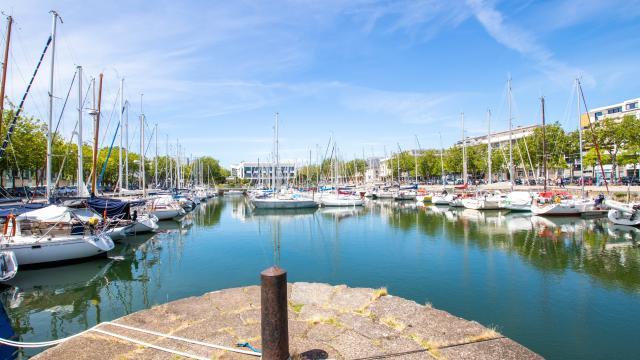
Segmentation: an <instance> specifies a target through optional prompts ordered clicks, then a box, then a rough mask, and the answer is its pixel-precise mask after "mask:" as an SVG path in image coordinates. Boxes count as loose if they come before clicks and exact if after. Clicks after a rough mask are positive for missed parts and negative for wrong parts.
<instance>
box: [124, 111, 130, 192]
mask: <svg viewBox="0 0 640 360" xmlns="http://www.w3.org/2000/svg"><path fill="white" fill-rule="evenodd" d="M124 111H125V114H124V115H125V117H124V132H125V135H124V142H125V144H124V145H125V146H126V149H125V152H124V188H125V189H129V103H128V102H126V103H125V104H124Z"/></svg>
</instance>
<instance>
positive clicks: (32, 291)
mask: <svg viewBox="0 0 640 360" xmlns="http://www.w3.org/2000/svg"><path fill="white" fill-rule="evenodd" d="M638 239H640V231H639V230H638V229H635V228H628V227H617V226H613V225H612V224H610V223H608V222H607V219H595V220H584V219H581V218H579V217H575V218H542V217H535V216H531V215H528V214H516V213H506V212H500V211H486V212H480V211H473V210H464V209H460V210H452V209H448V208H446V207H444V208H443V207H424V208H422V207H416V206H415V204H413V203H411V202H409V203H397V202H392V201H386V202H385V201H370V202H368V203H367V204H366V206H365V207H361V208H322V209H312V210H305V211H290V210H289V211H287V210H284V211H252V210H251V208H250V207H249V205H248V203H247V202H246V200H245V199H244V198H243V197H241V196H235V197H227V198H221V199H213V200H210V201H208V202H207V203H203V204H201V205H200V206H199V208H198V209H196V210H195V211H194V212H193V213H190V214H188V215H187V216H186V217H185V218H184V219H183V220H182V221H181V222H175V221H168V222H166V221H165V222H161V223H160V230H159V232H158V233H157V234H155V235H153V236H151V235H147V236H137V237H132V238H129V239H127V240H126V241H125V242H124V243H122V244H119V245H118V246H117V247H116V249H114V251H112V252H111V253H110V254H109V258H108V259H99V260H93V261H89V262H84V263H80V264H74V265H65V266H59V267H54V268H45V269H35V270H20V271H19V272H18V275H17V276H16V278H15V279H13V280H12V281H11V282H10V284H11V285H10V286H4V287H3V288H2V289H0V297H1V298H2V302H3V304H4V306H5V308H6V310H7V313H8V315H9V318H10V319H11V321H12V325H13V327H14V330H15V332H16V333H17V334H19V335H20V339H21V340H22V341H43V340H51V339H56V338H61V337H65V336H68V335H71V334H75V333H77V332H79V331H82V330H84V329H87V328H89V327H91V326H93V325H95V324H96V323H99V322H101V321H108V320H112V319H116V318H118V317H121V316H124V315H127V314H130V313H132V312H135V311H138V310H141V309H145V308H149V307H152V306H154V305H157V304H162V303H165V302H168V301H172V300H177V299H181V298H184V297H188V296H195V295H201V294H203V293H205V292H209V291H214V290H219V289H224V288H230V287H240V286H246V285H251V284H258V282H259V273H260V271H261V270H263V269H264V268H266V267H268V266H270V265H272V264H273V263H276V264H280V266H282V267H283V268H285V269H287V270H288V272H289V281H309V282H325V283H330V284H347V285H349V286H352V287H370V288H378V287H387V288H388V290H389V292H390V293H391V294H394V295H398V296H401V297H405V298H408V299H411V300H414V301H416V302H418V303H421V304H426V303H430V304H432V305H433V306H434V307H436V308H439V309H443V310H446V311H448V312H451V313H452V314H454V315H457V316H460V317H463V318H465V319H468V320H475V321H478V322H480V323H481V324H483V325H485V326H493V327H495V328H496V329H497V330H498V331H499V332H501V333H503V334H504V335H505V336H507V337H509V338H512V339H514V340H515V341H517V342H519V343H521V344H523V345H524V346H526V347H528V348H530V349H531V350H533V351H535V352H537V353H539V354H540V355H542V356H544V357H546V358H548V359H613V358H619V359H631V358H638V349H637V346H636V342H635V341H636V337H637V335H638V334H640V311H638V309H639V308H640V248H639V247H638V246H637V242H636V241H637V240H638ZM35 353H36V352H35V351H32V350H29V351H27V352H25V353H24V355H33V354H35Z"/></svg>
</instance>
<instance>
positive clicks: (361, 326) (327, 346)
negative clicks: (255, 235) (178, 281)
mask: <svg viewBox="0 0 640 360" xmlns="http://www.w3.org/2000/svg"><path fill="white" fill-rule="evenodd" d="M288 290H289V291H288V303H289V309H288V311H289V338H290V340H289V342H290V352H291V357H292V359H325V358H330V359H496V360H497V359H501V360H506V359H518V360H526V359H541V357H540V356H539V355H537V354H536V353H534V352H532V351H530V350H529V349H527V348H525V347H523V346H522V345H520V344H518V343H516V342H514V341H513V340H510V339H508V338H506V337H504V336H503V335H501V334H500V333H499V332H497V331H496V330H494V329H489V328H486V327H484V326H482V325H480V324H478V323H477V322H474V321H468V320H464V319H461V318H459V317H456V316H453V315H451V314H449V313H447V312H445V311H442V310H437V309H434V308H432V307H431V306H429V305H421V304H417V303H415V302H413V301H409V300H406V299H403V298H399V297H395V296H391V295H388V294H387V292H386V290H385V289H378V290H374V289H366V288H349V287H347V286H344V285H339V286H331V285H327V284H319V283H293V284H289V285H288ZM114 322H116V323H121V324H126V325H129V326H133V327H137V328H143V329H146V330H153V331H156V332H161V333H163V334H170V335H174V336H180V337H185V338H189V339H193V340H198V341H203V342H207V343H212V344H217V345H223V346H228V347H236V345H237V344H238V343H245V342H248V343H250V344H251V345H252V346H254V347H256V348H259V347H260V340H261V339H260V287H258V286H248V287H243V288H234V289H226V290H221V291H215V292H211V293H207V294H204V295H202V296H199V297H191V298H186V299H182V300H177V301H173V302H170V303H167V304H163V305H159V306H155V307H153V308H151V309H148V310H142V311H138V312H136V313H133V314H130V315H127V316H124V317H122V318H120V319H117V320H115V321H114ZM523 326H526V324H523ZM99 328H100V329H103V330H106V331H109V332H112V333H116V334H119V335H124V336H127V337H131V338H134V339H137V340H141V341H144V342H147V343H151V344H154V345H159V346H162V347H165V348H171V349H174V350H179V351H182V352H185V353H188V354H192V355H195V356H199V357H203V358H208V359H252V358H254V359H257V358H258V357H254V356H251V355H244V354H238V353H233V352H230V351H224V350H219V349H212V348H209V347H205V346H201V345H194V344H189V343H184V342H181V341H177V340H174V339H168V338H163V337H159V336H155V335H149V334H144V333H140V332H137V331H132V330H128V329H124V328H120V327H116V326H113V325H108V324H105V325H101V326H100V327H99ZM243 349H245V350H246V348H243ZM180 358H183V357H181V356H178V355H175V354H171V353H168V352H164V351H161V350H156V349H152V348H148V347H144V346H141V345H137V344H134V343H131V342H129V341H126V340H123V339H119V338H116V337H113V336H109V335H105V334H101V333H98V332H88V333H85V334H83V335H81V336H79V337H76V338H73V339H71V340H69V341H67V342H65V343H63V344H61V345H58V346H56V347H53V348H50V349H48V350H47V351H44V352H43V353H40V354H39V355H37V356H36V357H35V359H40V360H43V359H118V360H123V359H180Z"/></svg>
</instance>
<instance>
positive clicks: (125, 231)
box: [105, 215, 158, 240]
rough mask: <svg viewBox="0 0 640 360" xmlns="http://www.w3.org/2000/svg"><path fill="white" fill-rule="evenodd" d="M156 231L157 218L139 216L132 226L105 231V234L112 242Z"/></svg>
mask: <svg viewBox="0 0 640 360" xmlns="http://www.w3.org/2000/svg"><path fill="white" fill-rule="evenodd" d="M156 230H158V218H156V217H155V216H153V215H151V216H141V217H139V218H138V220H137V221H136V222H134V223H132V224H129V225H126V226H118V227H115V228H113V229H110V230H107V231H105V234H107V235H109V237H110V238H111V239H113V240H121V239H124V238H126V237H127V236H133V235H136V234H144V233H149V232H154V231H156Z"/></svg>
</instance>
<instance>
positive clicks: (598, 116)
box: [595, 111, 602, 120]
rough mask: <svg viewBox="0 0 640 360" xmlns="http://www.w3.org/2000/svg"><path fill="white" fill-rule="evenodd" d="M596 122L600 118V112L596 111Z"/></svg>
mask: <svg viewBox="0 0 640 360" xmlns="http://www.w3.org/2000/svg"><path fill="white" fill-rule="evenodd" d="M595 115H596V120H598V119H599V118H601V117H602V111H598V112H597V113H596V114H595Z"/></svg>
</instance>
